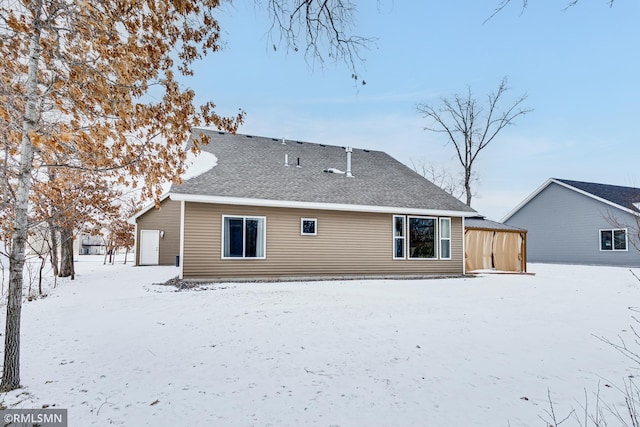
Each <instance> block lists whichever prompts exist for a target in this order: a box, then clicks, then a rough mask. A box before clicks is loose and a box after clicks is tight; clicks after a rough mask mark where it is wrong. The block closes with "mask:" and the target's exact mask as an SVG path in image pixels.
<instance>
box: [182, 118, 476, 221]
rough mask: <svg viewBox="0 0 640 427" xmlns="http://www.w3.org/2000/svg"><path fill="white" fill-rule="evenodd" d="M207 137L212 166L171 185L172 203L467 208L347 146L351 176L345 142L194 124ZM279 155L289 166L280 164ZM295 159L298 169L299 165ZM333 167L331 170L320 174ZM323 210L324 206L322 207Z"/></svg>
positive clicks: (393, 163)
mask: <svg viewBox="0 0 640 427" xmlns="http://www.w3.org/2000/svg"><path fill="white" fill-rule="evenodd" d="M197 132H202V133H204V134H206V135H208V136H209V137H210V142H209V144H208V145H205V146H203V147H202V150H203V151H206V152H210V153H212V154H214V155H215V156H216V158H217V164H216V166H214V167H212V168H211V169H210V170H208V171H207V172H205V173H203V174H201V175H199V176H196V177H193V178H191V179H188V180H186V181H185V182H184V183H183V184H181V185H173V186H172V187H171V190H170V196H171V198H172V199H176V200H191V201H205V202H206V201H209V202H217V203H224V202H225V201H227V202H228V203H234V202H238V203H240V202H242V203H240V204H243V203H244V204H246V203H247V202H248V201H252V202H251V204H254V205H261V204H263V202H265V204H267V205H268V203H266V201H271V202H282V203H281V204H279V206H286V205H287V203H290V204H291V206H292V207H304V206H307V205H313V206H315V205H318V208H322V206H323V205H332V206H334V207H335V206H340V207H341V209H343V210H347V209H351V208H353V209H354V210H368V208H372V207H377V208H388V209H389V210H391V209H393V208H398V209H402V211H403V212H408V213H412V212H411V211H425V213H426V211H433V212H434V213H435V212H436V211H445V212H448V213H458V214H459V215H461V216H469V215H473V214H476V213H475V211H474V210H473V209H471V208H470V207H468V206H467V205H465V204H464V203H462V202H461V201H459V200H458V199H456V198H455V197H453V196H451V195H450V194H448V193H446V192H445V191H444V190H442V189H441V188H439V187H438V186H436V185H435V184H433V183H431V182H430V181H428V180H427V179H425V178H423V177H422V176H420V175H419V174H417V173H416V172H414V171H413V170H411V169H410V168H408V167H407V166H405V165H403V164H402V163H400V162H399V161H397V160H396V159H394V158H393V157H391V156H389V155H388V154H386V153H384V152H382V151H374V150H363V149H356V148H354V149H353V154H352V167H351V170H352V172H353V178H349V177H347V176H346V174H342V173H340V172H341V171H343V172H344V171H346V163H347V155H346V152H345V147H339V146H333V145H325V144H314V143H309V142H301V141H290V140H286V141H283V140H282V139H278V138H266V137H258V136H252V135H240V134H229V133H225V132H218V131H213V130H204V129H197V130H194V134H196V133H197ZM285 155H286V156H288V162H289V166H285ZM298 163H299V167H298ZM329 170H334V172H333V173H332V172H327V171H329ZM325 208H329V207H326V206H325Z"/></svg>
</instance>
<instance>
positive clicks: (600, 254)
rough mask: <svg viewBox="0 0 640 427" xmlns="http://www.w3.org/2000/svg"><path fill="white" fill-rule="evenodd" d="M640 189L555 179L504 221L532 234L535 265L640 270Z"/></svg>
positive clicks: (530, 253) (529, 245)
mask: <svg viewBox="0 0 640 427" xmlns="http://www.w3.org/2000/svg"><path fill="white" fill-rule="evenodd" d="M638 207H640V188H633V187H622V186H617V185H606V184H597V183H591V182H581V181H570V180H566V179H555V178H551V179H549V180H547V181H546V182H545V183H544V184H543V185H542V186H541V187H540V188H538V189H537V190H536V191H534V192H533V194H531V195H530V196H529V197H527V198H526V199H525V200H524V201H523V202H522V203H520V204H519V205H518V206H517V207H516V208H515V209H514V210H513V211H511V212H510V213H509V214H508V215H507V216H506V217H505V218H503V220H502V222H503V223H505V224H508V225H512V226H515V227H520V228H524V229H526V230H528V234H527V257H528V260H529V261H530V262H549V263H566V264H594V265H612V266H616V265H617V266H636V267H637V266H640V252H639V251H638V249H637V248H636V246H638V244H639V243H640V242H639V241H638V238H639V235H638V224H640V216H639V215H640V210H639V209H638Z"/></svg>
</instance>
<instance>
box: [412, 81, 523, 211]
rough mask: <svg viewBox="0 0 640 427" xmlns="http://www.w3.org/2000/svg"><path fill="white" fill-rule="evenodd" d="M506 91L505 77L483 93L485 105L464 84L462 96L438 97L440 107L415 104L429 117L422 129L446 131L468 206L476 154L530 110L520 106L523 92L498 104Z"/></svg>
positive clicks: (471, 193)
mask: <svg viewBox="0 0 640 427" xmlns="http://www.w3.org/2000/svg"><path fill="white" fill-rule="evenodd" d="M508 91H509V86H508V85H507V78H506V77H505V78H503V79H502V80H501V81H500V85H499V86H498V90H497V91H496V92H494V93H491V94H489V95H487V99H486V105H483V104H482V103H480V102H479V101H478V100H476V99H475V98H474V96H473V93H472V92H471V87H470V86H467V93H466V94H464V95H460V94H455V95H453V97H451V98H449V97H442V98H440V102H441V105H440V106H433V105H431V104H426V103H425V104H418V106H417V110H418V112H419V113H421V114H422V115H424V117H425V118H427V119H430V120H431V123H430V124H429V125H428V126H425V127H424V129H425V130H429V131H432V132H439V133H444V134H446V135H447V138H448V140H447V143H451V144H453V146H454V148H455V150H456V154H457V156H458V160H459V161H460V164H461V165H462V167H463V171H464V172H463V173H464V178H463V183H464V191H465V194H466V204H467V205H468V206H471V199H472V197H473V191H472V189H471V182H472V180H473V177H474V170H473V167H474V165H475V161H476V159H477V157H478V154H480V152H481V151H482V150H484V149H485V148H486V147H487V146H488V145H489V144H490V143H491V141H493V140H494V139H495V137H496V136H497V135H498V133H500V131H501V130H502V129H504V128H505V127H507V126H508V125H511V124H513V123H514V121H515V119H516V118H518V117H519V116H523V115H525V114H527V113H529V112H531V111H533V110H531V109H529V108H526V107H523V106H522V104H523V103H524V101H525V100H526V99H527V95H522V96H520V97H519V98H517V99H516V100H515V101H514V102H513V103H511V104H509V106H508V107H506V108H504V109H502V108H501V104H502V103H503V102H504V101H503V99H504V97H505V94H506V93H507V92H508Z"/></svg>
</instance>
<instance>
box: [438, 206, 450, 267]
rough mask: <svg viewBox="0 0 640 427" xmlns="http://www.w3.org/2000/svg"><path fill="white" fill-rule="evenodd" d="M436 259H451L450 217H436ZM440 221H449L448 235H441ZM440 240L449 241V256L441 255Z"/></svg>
mask: <svg viewBox="0 0 640 427" xmlns="http://www.w3.org/2000/svg"><path fill="white" fill-rule="evenodd" d="M438 219H439V221H438V237H439V239H438V249H439V252H438V259H443V260H449V259H452V251H451V218H450V217H440V218H438ZM442 221H449V237H442ZM442 241H448V242H449V256H448V257H446V258H445V257H443V256H442Z"/></svg>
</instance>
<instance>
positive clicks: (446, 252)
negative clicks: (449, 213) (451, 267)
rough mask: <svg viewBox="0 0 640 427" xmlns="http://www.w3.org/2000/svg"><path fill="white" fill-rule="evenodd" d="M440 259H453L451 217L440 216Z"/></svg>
mask: <svg viewBox="0 0 640 427" xmlns="http://www.w3.org/2000/svg"><path fill="white" fill-rule="evenodd" d="M440 259H451V218H440Z"/></svg>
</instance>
